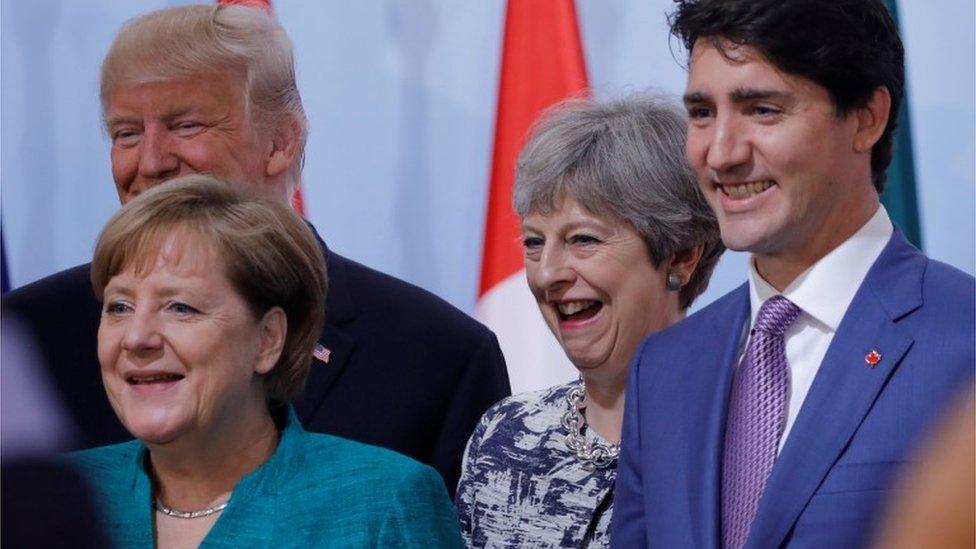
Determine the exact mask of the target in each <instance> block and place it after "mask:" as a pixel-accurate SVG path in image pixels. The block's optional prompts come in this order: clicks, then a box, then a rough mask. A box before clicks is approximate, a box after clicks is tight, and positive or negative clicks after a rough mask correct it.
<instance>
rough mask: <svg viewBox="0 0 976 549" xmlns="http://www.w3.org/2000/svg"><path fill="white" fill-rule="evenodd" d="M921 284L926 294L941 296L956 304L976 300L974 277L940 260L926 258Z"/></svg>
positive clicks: (970, 303) (971, 302)
mask: <svg viewBox="0 0 976 549" xmlns="http://www.w3.org/2000/svg"><path fill="white" fill-rule="evenodd" d="M923 284H924V287H925V293H926V296H941V297H943V298H944V299H946V300H947V301H950V302H955V303H956V304H957V305H963V304H968V305H970V306H972V304H973V303H974V301H976V279H974V278H973V277H972V276H970V275H969V274H967V273H964V272H963V271H961V270H959V269H957V268H955V267H953V266H951V265H948V264H946V263H943V262H941V261H936V260H934V259H928V263H927V265H926V268H925V278H924V283H923Z"/></svg>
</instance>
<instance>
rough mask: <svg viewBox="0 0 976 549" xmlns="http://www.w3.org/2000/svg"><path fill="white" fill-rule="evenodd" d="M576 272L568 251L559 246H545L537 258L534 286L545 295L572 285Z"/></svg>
mask: <svg viewBox="0 0 976 549" xmlns="http://www.w3.org/2000/svg"><path fill="white" fill-rule="evenodd" d="M575 277H576V272H575V271H574V270H573V268H572V262H571V258H570V257H569V254H568V251H567V250H566V249H565V247H564V246H561V245H558V244H557V245H547V246H546V247H545V248H544V249H543V250H542V255H541V257H540V258H539V269H538V272H537V280H536V285H537V286H538V287H539V288H540V289H541V290H544V291H545V292H546V293H547V294H549V293H552V292H557V291H559V290H560V289H562V288H564V287H566V286H569V285H571V284H572V283H573V280H574V279H575Z"/></svg>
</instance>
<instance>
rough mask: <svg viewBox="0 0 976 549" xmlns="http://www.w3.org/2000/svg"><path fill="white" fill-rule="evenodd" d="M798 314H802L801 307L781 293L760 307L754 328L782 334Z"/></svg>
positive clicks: (778, 334)
mask: <svg viewBox="0 0 976 549" xmlns="http://www.w3.org/2000/svg"><path fill="white" fill-rule="evenodd" d="M798 316H800V308H799V307H797V306H796V305H795V304H794V303H793V302H792V301H790V300H789V299H786V298H785V297H783V296H781V295H777V296H773V297H771V298H769V299H767V300H766V302H765V303H763V304H762V307H760V308H759V314H758V315H756V325H755V326H754V328H755V329H756V330H760V331H763V332H766V333H768V334H773V335H776V336H781V335H783V333H785V332H786V329H787V328H789V327H790V324H793V321H794V320H796V318H797V317H798Z"/></svg>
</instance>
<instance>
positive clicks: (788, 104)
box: [685, 38, 878, 285]
mask: <svg viewBox="0 0 976 549" xmlns="http://www.w3.org/2000/svg"><path fill="white" fill-rule="evenodd" d="M726 45H727V48H726V51H725V54H723V52H722V51H719V50H718V49H717V48H716V47H715V46H714V45H713V44H712V42H711V41H710V40H709V39H707V38H703V39H699V40H698V42H697V43H696V44H695V47H694V49H693V50H692V54H691V67H690V72H689V75H688V87H687V92H686V94H685V105H686V107H687V109H688V114H689V119H690V124H689V128H688V137H687V147H686V153H687V158H688V161H689V163H690V164H691V166H692V167H693V168H694V170H695V172H696V174H697V176H698V180H699V184H700V185H701V188H702V191H703V192H704V194H705V197H706V199H707V200H708V202H709V205H710V206H711V207H712V209H713V210H714V211H715V213H716V216H717V218H718V222H719V228H720V229H721V233H722V240H723V241H724V242H725V245H726V246H727V247H729V248H731V249H733V250H744V251H749V252H752V253H753V254H755V259H756V265H757V268H759V270H760V272H761V273H762V274H763V275H764V277H767V280H770V282H773V283H774V285H776V282H775V280H774V279H777V278H780V279H782V278H786V279H789V278H790V273H786V272H783V273H780V272H776V271H777V269H779V270H784V269H783V268H782V264H784V263H786V264H790V265H791V266H792V267H791V268H789V269H785V270H787V271H790V272H791V273H792V274H793V275H795V274H799V272H802V270H805V268H806V267H809V266H810V265H812V264H813V263H814V262H815V261H816V260H817V259H819V258H820V257H823V255H825V254H826V253H828V252H829V251H830V250H832V249H833V248H834V247H836V246H837V245H839V244H840V243H841V242H843V241H844V240H845V239H846V238H847V237H849V236H850V235H851V234H853V233H854V232H855V231H856V230H857V229H858V228H859V227H861V225H863V224H864V223H865V222H866V221H867V219H868V218H869V217H870V216H871V214H873V212H874V211H875V210H876V208H877V203H878V197H877V193H876V192H875V191H874V188H873V186H872V184H871V180H870V147H868V148H867V150H866V151H864V150H859V147H858V142H859V137H858V131H859V119H858V115H856V114H855V113H852V114H849V115H847V116H837V114H836V111H835V108H834V105H833V102H832V101H831V98H830V95H829V93H828V91H827V90H826V88H823V87H822V86H819V85H817V84H815V83H814V82H812V81H810V80H807V79H805V78H800V77H797V76H792V75H789V74H786V73H783V72H781V71H779V70H778V69H777V68H776V67H775V66H773V65H772V64H771V63H769V62H768V61H767V60H766V59H765V58H764V57H763V56H762V55H761V54H759V53H758V52H757V51H756V50H754V49H753V48H751V47H749V46H733V45H731V44H728V43H726ZM767 260H771V261H767ZM764 267H765V268H764ZM792 271H796V272H795V273H793V272H792ZM786 282H789V280H786Z"/></svg>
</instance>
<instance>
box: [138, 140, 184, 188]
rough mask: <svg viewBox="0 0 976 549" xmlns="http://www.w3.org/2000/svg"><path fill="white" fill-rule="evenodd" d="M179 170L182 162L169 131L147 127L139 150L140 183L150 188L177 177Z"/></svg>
mask: <svg viewBox="0 0 976 549" xmlns="http://www.w3.org/2000/svg"><path fill="white" fill-rule="evenodd" d="M179 169H180V160H179V158H178V157H177V155H176V154H175V151H174V150H173V143H172V140H171V137H170V135H169V131H168V130H167V129H166V128H164V127H160V126H150V127H147V128H146V129H145V134H144V135H143V137H142V142H141V143H140V149H139V182H140V183H141V184H142V185H143V187H145V188H148V187H151V186H152V185H155V184H156V183H158V182H160V181H163V180H166V179H168V178H170V177H173V176H175V175H177V173H178V172H179ZM145 188H141V189H133V190H135V191H143V190H145Z"/></svg>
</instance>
